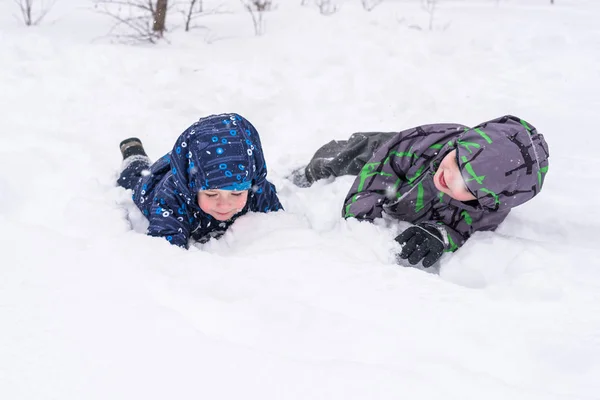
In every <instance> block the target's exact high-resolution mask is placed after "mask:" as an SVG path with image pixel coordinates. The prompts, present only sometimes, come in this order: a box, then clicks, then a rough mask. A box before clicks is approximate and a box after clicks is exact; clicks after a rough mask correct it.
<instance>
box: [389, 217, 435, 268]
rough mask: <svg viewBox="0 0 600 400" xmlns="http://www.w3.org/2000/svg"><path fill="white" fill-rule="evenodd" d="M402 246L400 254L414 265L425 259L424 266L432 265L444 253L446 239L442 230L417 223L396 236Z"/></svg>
mask: <svg viewBox="0 0 600 400" xmlns="http://www.w3.org/2000/svg"><path fill="white" fill-rule="evenodd" d="M395 240H396V242H398V243H400V245H401V246H402V252H400V254H399V255H398V256H399V257H400V258H401V259H403V260H406V259H407V258H408V262H409V263H411V264H412V265H415V264H418V263H419V261H421V260H423V267H424V268H429V267H431V266H432V265H433V264H434V263H435V262H436V261H437V260H439V258H440V257H441V256H442V254H444V247H445V245H444V241H443V240H442V235H441V234H440V232H439V231H438V230H437V229H435V228H434V227H431V226H422V225H415V226H411V227H410V228H408V229H406V230H405V231H404V232H402V233H401V234H399V235H398V236H397V237H396V239H395Z"/></svg>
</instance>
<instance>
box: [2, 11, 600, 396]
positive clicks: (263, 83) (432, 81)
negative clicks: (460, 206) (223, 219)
mask: <svg viewBox="0 0 600 400" xmlns="http://www.w3.org/2000/svg"><path fill="white" fill-rule="evenodd" d="M206 3H207V5H210V2H206ZM213 3H217V2H213ZM221 3H223V4H224V5H225V6H226V7H228V9H229V10H230V11H231V12H230V13H226V14H216V15H210V16H206V17H203V18H202V19H201V20H199V22H198V23H201V24H202V25H204V26H205V27H206V28H207V29H195V30H193V31H192V32H190V33H185V32H183V31H182V29H181V26H182V24H183V20H182V19H181V16H179V15H178V14H173V15H172V16H170V17H169V18H170V19H169V21H170V24H171V27H172V28H173V29H172V31H171V32H170V34H169V42H168V43H167V42H161V43H159V44H158V45H156V46H149V45H137V46H132V45H125V44H120V43H115V42H114V41H113V40H111V38H109V37H107V36H106V33H107V32H108V31H109V29H110V26H111V24H112V22H111V21H110V20H109V19H107V18H106V17H105V16H103V15H100V14H98V13H97V12H94V10H93V7H92V5H91V2H87V1H84V0H59V1H58V2H57V3H56V6H55V7H54V9H53V10H52V11H51V12H50V13H49V14H48V15H47V17H46V19H45V20H44V21H43V22H42V24H41V25H39V26H36V27H31V28H26V27H24V26H23V25H22V24H21V23H20V22H19V20H18V19H17V18H15V17H14V15H15V14H16V13H17V8H16V6H15V4H14V3H13V2H12V1H2V2H1V4H0V88H1V89H0V109H1V110H2V118H0V171H2V172H0V260H1V265H2V266H1V267H0V398H1V399H11V400H12V399H20V400H25V399H27V400H28V399H32V400H33V399H36V400H39V399H61V400H75V399H78V400H79V399H87V400H92V399H108V398H110V399H166V398H173V399H260V400H269V399H286V400H294V399H302V400H306V399H311V400H317V399H323V400H325V399H326V400H335V399H340V400H342V399H343V400H353V399H360V400H364V399H400V398H410V399H411V400H422V399H444V400H448V399H482V398H485V399H487V400H494V399H498V400H506V399H512V400H567V399H568V400H576V399H577V400H579V399H581V400H596V399H600V379H598V377H600V257H598V253H597V252H598V248H599V246H598V243H597V242H598V240H599V239H600V236H599V234H598V227H599V226H600V207H598V206H597V204H596V201H597V199H598V198H600V184H599V183H600V181H599V179H598V173H597V171H598V170H600V157H599V156H598V149H597V137H598V132H597V125H598V123H597V121H596V119H597V113H598V110H599V109H600V97H599V96H598V93H599V92H600V68H599V67H598V66H599V65H600V25H598V22H597V21H598V15H600V2H598V1H597V0H557V1H556V3H557V4H555V5H553V6H551V5H550V4H548V3H549V2H548V1H547V0H519V1H517V0H499V1H494V0H479V1H476V0H470V1H467V0H465V1H460V0H454V1H452V0H448V1H440V2H439V4H438V6H437V8H436V11H435V14H434V21H433V29H432V30H429V29H428V24H429V16H428V14H427V13H426V12H425V11H424V10H423V9H422V8H421V6H420V2H419V1H417V0H405V1H394V0H386V1H384V2H383V3H382V4H381V5H379V6H378V7H376V8H375V9H374V10H373V11H371V12H365V11H364V10H363V9H362V7H361V6H360V2H358V1H350V0H347V1H338V4H339V5H340V6H341V7H340V9H339V11H338V12H337V13H335V14H333V15H331V16H328V17H324V16H321V15H319V13H318V10H317V9H316V8H315V7H314V6H309V7H301V6H300V4H299V3H300V1H291V0H290V1H287V0H286V1H280V2H279V7H278V8H277V9H276V10H274V11H272V12H270V13H268V15H266V17H265V18H266V23H267V25H266V33H265V35H264V36H263V37H260V38H256V37H254V35H253V28H252V23H251V19H250V16H249V15H248V14H247V13H244V12H243V10H241V8H240V5H239V2H237V1H233V0H232V1H223V2H221ZM177 26H179V29H175V28H177ZM220 112H238V113H240V114H242V115H244V116H245V117H247V118H248V119H249V120H250V121H252V123H253V124H254V125H255V126H256V128H257V129H258V130H259V132H260V133H261V137H262V143H263V146H264V150H265V156H266V158H267V162H268V166H269V179H270V180H271V181H272V182H274V183H275V184H276V185H277V187H278V190H279V194H280V199H281V201H282V203H283V204H284V206H285V207H286V212H279V213H272V214H250V215H246V216H243V217H242V218H240V219H239V220H238V221H236V223H235V224H234V225H233V226H232V227H231V229H230V230H229V231H228V232H227V233H226V234H225V236H224V237H223V238H221V239H220V240H218V241H211V242H209V243H207V244H205V245H200V246H196V247H192V248H191V249H190V250H189V251H185V250H182V249H179V248H176V247H174V246H171V245H169V244H168V243H167V242H166V241H164V240H162V239H158V238H151V237H147V236H145V235H144V234H143V231H144V221H143V219H142V217H141V215H140V213H139V211H137V209H136V208H135V207H134V206H133V204H132V202H131V199H130V193H128V192H126V191H125V190H123V189H121V188H117V187H116V186H115V179H116V177H117V173H118V169H119V166H120V163H121V160H120V154H119V150H118V143H119V142H120V141H121V140H122V139H123V138H126V137H129V136H138V137H140V138H142V140H143V141H144V143H145V147H146V150H147V152H148V154H149V155H150V156H151V157H152V158H153V159H156V158H158V157H160V156H162V155H163V154H164V153H165V152H166V151H168V149H170V148H171V146H172V145H173V143H174V141H175V139H176V138H177V136H178V135H179V134H180V133H181V132H182V131H183V129H185V128H186V127H187V126H188V125H189V124H190V123H191V122H193V121H194V120H196V119H197V118H199V117H200V116H203V115H207V114H212V113H220ZM503 114H514V115H518V116H520V117H522V118H525V119H526V120H528V121H530V122H531V123H533V124H534V125H535V126H536V127H537V128H538V129H539V131H540V132H542V133H543V134H544V135H545V137H546V140H547V141H548V143H549V146H550V171H549V173H548V177H547V179H546V182H545V186H544V190H543V192H542V193H541V195H540V196H539V197H536V198H535V199H533V200H532V201H531V202H530V203H528V204H525V205H524V206H522V207H519V208H517V209H515V210H514V211H513V213H512V214H511V215H510V216H509V217H508V218H507V220H506V221H505V223H504V224H503V225H502V226H501V227H500V229H499V230H498V231H497V232H495V233H482V234H476V235H475V236H474V237H473V238H472V239H471V240H470V241H469V242H468V243H467V244H466V245H465V246H464V247H463V248H462V249H461V250H459V251H458V252H457V253H456V254H454V255H452V256H445V257H444V259H443V260H442V265H441V268H440V269H439V271H438V272H439V274H436V273H426V272H425V271H423V270H420V269H416V268H406V267H403V266H398V265H396V264H395V262H394V252H395V251H397V250H398V248H397V247H395V246H394V243H393V240H392V239H393V237H394V234H395V233H396V232H393V230H390V229H388V228H386V227H385V226H383V224H368V223H359V222H357V221H353V220H348V221H345V220H342V218H341V205H342V202H343V199H344V196H345V194H346V192H347V190H348V189H349V187H350V185H351V183H352V178H351V177H344V178H341V179H339V180H337V181H335V182H318V183H317V184H315V185H314V186H313V187H311V188H306V189H302V188H298V187H295V186H294V185H293V184H292V183H291V182H290V181H289V180H287V179H286V178H285V177H286V176H287V175H288V174H290V172H291V171H293V170H294V169H296V168H298V167H300V166H302V165H303V164H306V163H307V162H308V160H309V159H310V157H311V156H312V153H313V152H314V151H315V150H316V149H317V148H318V147H319V146H320V145H322V144H323V143H325V142H327V141H329V140H331V139H344V138H347V137H348V136H349V135H350V134H351V133H352V132H356V131H374V130H385V131H391V130H400V129H405V128H409V127H411V126H415V125H419V124H425V123H434V122H458V123H464V124H467V125H474V124H477V123H479V122H482V121H485V120H489V119H491V118H494V117H497V116H500V115H503ZM434 272H435V271H434Z"/></svg>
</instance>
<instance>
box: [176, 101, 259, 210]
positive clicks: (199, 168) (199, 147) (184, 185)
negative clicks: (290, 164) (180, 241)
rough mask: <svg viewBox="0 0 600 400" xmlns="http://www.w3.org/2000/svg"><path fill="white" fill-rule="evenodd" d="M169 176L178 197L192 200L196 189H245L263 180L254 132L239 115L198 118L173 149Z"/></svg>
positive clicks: (257, 137)
mask: <svg viewBox="0 0 600 400" xmlns="http://www.w3.org/2000/svg"><path fill="white" fill-rule="evenodd" d="M170 157H171V160H170V162H171V167H172V169H171V174H172V175H173V179H174V182H175V186H176V187H177V190H178V191H179V192H180V195H182V196H183V197H185V198H186V199H187V200H188V202H190V201H193V199H194V198H195V196H196V194H197V192H198V191H199V190H208V189H222V190H240V191H241V190H248V189H251V188H253V187H257V186H260V185H261V184H262V183H263V182H264V181H265V179H266V175H267V167H266V165H265V160H264V157H263V152H262V146H261V143H260V138H259V136H258V132H257V131H256V129H255V128H254V126H253V125H252V124H251V123H250V122H249V121H248V120H247V119H245V118H244V117H242V116H240V115H239V114H235V113H231V114H219V115H211V116H208V117H205V118H201V119H200V120H199V121H197V122H196V123H194V124H193V125H192V126H190V127H189V128H188V129H186V131H185V132H184V133H182V134H181V136H179V139H178V140H177V142H176V143H175V145H174V146H173V150H172V151H171V154H170Z"/></svg>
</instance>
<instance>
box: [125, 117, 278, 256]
mask: <svg viewBox="0 0 600 400" xmlns="http://www.w3.org/2000/svg"><path fill="white" fill-rule="evenodd" d="M120 148H121V153H122V155H123V166H122V172H121V176H120V177H119V179H118V181H117V183H118V184H119V185H120V186H122V187H124V188H125V189H133V201H134V202H135V204H136V205H137V206H138V208H139V209H140V210H141V211H142V213H143V214H144V215H145V216H146V218H148V220H149V222H150V225H149V226H148V231H147V233H148V235H151V236H160V237H164V238H166V239H167V240H168V241H169V242H171V243H172V244H175V245H177V246H181V247H186V248H187V246H188V240H189V239H190V238H192V239H195V240H197V241H199V242H201V243H204V242H207V241H208V240H209V239H211V238H213V237H215V238H219V237H220V236H222V235H223V233H225V231H226V230H227V228H228V227H229V226H230V225H231V224H232V223H233V222H234V221H235V219H236V218H237V217H239V216H240V215H243V214H245V213H247V212H248V211H256V212H269V211H277V210H280V209H282V208H283V207H282V206H281V204H280V203H279V199H278V198H277V193H276V190H275V186H274V185H273V184H271V183H270V182H269V181H267V179H266V176H267V166H266V164H265V159H264V157H263V152H262V147H261V144H260V138H259V136H258V132H257V131H256V129H255V128H254V126H252V124H251V123H250V122H249V121H248V120H246V119H245V118H243V117H241V116H240V115H238V114H220V115H211V116H208V117H205V118H201V119H200V120H199V121H198V122H195V123H194V124H193V125H192V126H190V127H189V128H187V129H186V130H185V132H183V133H182V134H181V135H180V136H179V138H178V139H177V141H176V142H175V145H174V146H173V150H172V151H170V152H169V153H167V154H166V155H165V156H164V157H162V158H161V159H159V160H158V161H156V162H155V163H154V164H152V165H150V164H151V163H150V159H149V158H148V157H147V155H146V152H145V151H144V148H143V147H142V143H141V141H140V140H139V139H137V138H129V139H126V140H124V141H122V142H121V144H120Z"/></svg>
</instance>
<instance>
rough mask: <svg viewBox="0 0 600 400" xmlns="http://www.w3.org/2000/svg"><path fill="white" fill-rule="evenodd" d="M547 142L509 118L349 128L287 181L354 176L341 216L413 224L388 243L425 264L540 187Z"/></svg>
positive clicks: (545, 167)
mask: <svg viewBox="0 0 600 400" xmlns="http://www.w3.org/2000/svg"><path fill="white" fill-rule="evenodd" d="M547 171H548V145H547V144H546V141H545V140H544V137H543V136H542V135H541V134H540V133H538V132H537V131H536V129H535V128H534V127H533V126H532V125H530V124H528V123H527V122H525V121H523V120H522V119H520V118H518V117H514V116H510V115H507V116H504V117H501V118H497V119H494V120H492V121H488V122H484V123H482V124H480V125H478V126H476V127H475V128H468V127H466V126H463V125H459V124H434V125H423V126H418V127H416V128H413V129H408V130H405V131H402V132H390V133H382V132H374V133H355V134H353V135H352V136H350V138H349V140H344V141H331V142H329V143H327V144H326V145H324V146H323V147H321V148H320V149H319V150H318V151H317V152H316V154H315V156H314V157H313V158H312V160H311V161H310V163H309V164H308V166H307V167H306V168H305V169H304V170H303V171H302V170H299V171H295V173H294V177H293V178H294V183H296V184H297V185H299V186H310V185H311V184H312V183H313V182H315V181H316V180H319V179H323V178H328V177H332V176H334V177H335V176H341V175H358V176H357V178H356V180H355V181H354V184H353V185H352V188H351V189H350V191H349V192H348V195H347V196H346V200H345V204H344V208H343V210H342V215H343V217H344V218H357V219H360V220H367V221H373V220H374V219H375V218H380V217H382V216H383V214H384V213H385V214H386V215H387V216H389V217H391V218H394V219H399V220H402V221H407V222H410V223H413V224H415V226H413V227H410V228H408V229H406V230H405V231H404V232H402V233H401V234H400V235H399V236H398V237H396V241H397V242H399V243H400V244H401V245H402V251H401V253H400V255H399V256H400V258H402V259H407V258H408V261H409V262H410V263H411V264H413V265H414V264H417V263H419V262H420V261H421V260H423V267H425V268H427V267H430V266H431V265H433V264H434V263H435V262H436V261H437V260H438V259H439V258H440V257H441V256H442V254H443V252H444V251H447V252H452V251H455V250H456V249H458V248H459V247H460V246H462V245H463V244H464V243H465V241H466V240H467V239H468V238H469V237H470V236H471V235H472V234H473V233H474V232H476V231H484V230H494V229H496V227H498V225H499V224H500V223H501V222H502V221H503V220H504V218H506V216H507V215H508V213H509V212H510V209H511V208H513V207H516V206H518V205H520V204H523V203H525V202H527V201H528V200H530V199H532V198H533V197H534V196H535V195H537V194H538V193H539V192H540V190H541V189H542V185H543V182H544V178H545V175H546V172H547Z"/></svg>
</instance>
